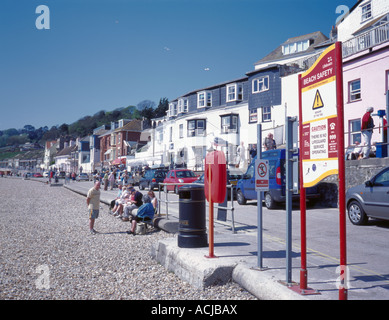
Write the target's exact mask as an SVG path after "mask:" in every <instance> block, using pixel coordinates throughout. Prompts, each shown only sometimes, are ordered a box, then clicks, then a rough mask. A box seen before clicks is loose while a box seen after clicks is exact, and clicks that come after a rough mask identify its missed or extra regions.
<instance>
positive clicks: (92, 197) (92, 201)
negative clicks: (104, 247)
mask: <svg viewBox="0 0 389 320" xmlns="http://www.w3.org/2000/svg"><path fill="white" fill-rule="evenodd" d="M86 204H87V205H88V210H89V230H90V233H91V234H96V230H95V229H94V225H95V220H96V219H97V218H98V217H99V208H100V181H96V182H95V185H94V186H93V188H91V189H89V191H88V194H87V197H86Z"/></svg>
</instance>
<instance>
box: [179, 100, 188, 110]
mask: <svg viewBox="0 0 389 320" xmlns="http://www.w3.org/2000/svg"><path fill="white" fill-rule="evenodd" d="M186 112H188V99H178V113H186Z"/></svg>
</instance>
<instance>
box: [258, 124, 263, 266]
mask: <svg viewBox="0 0 389 320" xmlns="http://www.w3.org/2000/svg"><path fill="white" fill-rule="evenodd" d="M261 141H262V125H261V124H258V125H257V159H261V158H262V143H261ZM262 222H263V221H262V192H261V191H257V225H258V227H257V249H258V250H257V251H258V254H257V266H258V268H259V269H263V261H262V260H263V257H262V255H263V243H262V242H263V237H262V233H263V227H262Z"/></svg>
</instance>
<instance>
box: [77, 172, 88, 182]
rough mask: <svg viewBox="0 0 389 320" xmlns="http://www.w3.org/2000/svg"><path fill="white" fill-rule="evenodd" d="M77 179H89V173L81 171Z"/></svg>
mask: <svg viewBox="0 0 389 320" xmlns="http://www.w3.org/2000/svg"><path fill="white" fill-rule="evenodd" d="M76 181H89V175H88V174H87V173H80V174H79V175H77V177H76Z"/></svg>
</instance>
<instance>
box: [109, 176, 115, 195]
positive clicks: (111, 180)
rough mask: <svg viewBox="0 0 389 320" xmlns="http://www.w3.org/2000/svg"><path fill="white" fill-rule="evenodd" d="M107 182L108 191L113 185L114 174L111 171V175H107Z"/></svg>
mask: <svg viewBox="0 0 389 320" xmlns="http://www.w3.org/2000/svg"><path fill="white" fill-rule="evenodd" d="M108 180H109V188H110V190H112V189H113V187H114V184H115V174H114V173H113V171H111V173H110V174H109V176H108Z"/></svg>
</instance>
